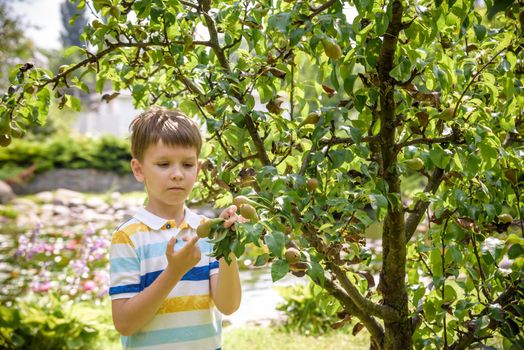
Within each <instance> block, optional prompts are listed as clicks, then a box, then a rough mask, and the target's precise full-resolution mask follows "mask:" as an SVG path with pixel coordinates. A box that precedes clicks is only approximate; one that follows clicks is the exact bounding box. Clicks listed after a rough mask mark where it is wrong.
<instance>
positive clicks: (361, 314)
mask: <svg viewBox="0 0 524 350" xmlns="http://www.w3.org/2000/svg"><path fill="white" fill-rule="evenodd" d="M330 277H331V276H325V278H324V285H323V286H321V287H323V288H325V289H326V290H328V291H329V293H330V294H331V295H333V296H334V297H335V298H337V299H338V300H339V301H340V302H341V303H342V305H344V308H345V309H346V310H347V311H348V312H349V313H350V314H351V315H353V316H355V317H357V318H358V319H359V320H360V322H362V324H363V325H364V326H365V327H366V329H367V330H368V331H369V333H370V334H371V339H372V340H373V341H374V342H375V343H377V345H378V348H379V349H381V348H382V344H383V342H384V329H383V328H382V326H381V325H380V324H379V323H378V322H377V320H376V319H375V318H374V317H372V316H370V315H369V314H367V313H366V312H365V311H362V310H361V309H359V308H358V306H357V305H356V304H355V303H354V302H353V300H351V298H350V297H349V296H348V295H347V294H346V292H345V291H344V290H343V289H342V288H341V287H340V286H339V285H337V284H336V283H335V282H334V281H332V280H331V278H330Z"/></svg>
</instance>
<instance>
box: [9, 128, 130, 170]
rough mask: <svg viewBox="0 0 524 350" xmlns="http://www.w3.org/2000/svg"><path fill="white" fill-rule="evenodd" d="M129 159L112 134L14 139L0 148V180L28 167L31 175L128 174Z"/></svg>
mask: <svg viewBox="0 0 524 350" xmlns="http://www.w3.org/2000/svg"><path fill="white" fill-rule="evenodd" d="M130 160H131V156H130V153H129V145H128V142H127V141H126V140H124V139H120V138H117V137H115V136H112V135H105V136H102V137H100V138H89V137H85V136H80V135H69V136H65V137H64V136H61V137H59V136H55V137H53V138H51V139H49V140H47V141H45V142H42V141H37V140H28V139H27V140H26V139H24V140H21V139H16V140H14V141H13V142H12V143H11V145H10V146H9V147H2V148H0V163H1V164H2V165H1V166H0V179H8V178H13V177H15V178H16V177H17V176H19V175H20V174H22V173H23V172H24V170H25V169H27V168H30V167H34V169H33V171H34V172H35V173H38V172H43V171H46V170H50V169H60V168H67V169H86V168H92V169H99V170H106V171H114V172H117V173H119V174H129V173H130V171H131V169H130V166H129V161H130Z"/></svg>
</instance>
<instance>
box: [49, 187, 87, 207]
mask: <svg viewBox="0 0 524 350" xmlns="http://www.w3.org/2000/svg"><path fill="white" fill-rule="evenodd" d="M53 203H54V204H60V205H67V206H76V205H83V204H84V195H83V194H82V193H80V192H76V191H72V190H68V189H66V188H59V189H58V190H56V192H55V195H54V200H53Z"/></svg>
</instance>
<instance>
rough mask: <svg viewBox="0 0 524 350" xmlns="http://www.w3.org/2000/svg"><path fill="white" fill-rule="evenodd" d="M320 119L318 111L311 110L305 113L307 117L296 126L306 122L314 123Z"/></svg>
mask: <svg viewBox="0 0 524 350" xmlns="http://www.w3.org/2000/svg"><path fill="white" fill-rule="evenodd" d="M319 120H320V113H319V112H311V113H309V114H308V115H307V117H306V118H305V119H304V120H303V121H302V122H301V123H300V124H299V125H298V127H301V126H303V125H306V124H313V125H314V124H316V123H318V121H319Z"/></svg>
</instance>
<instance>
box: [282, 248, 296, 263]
mask: <svg viewBox="0 0 524 350" xmlns="http://www.w3.org/2000/svg"><path fill="white" fill-rule="evenodd" d="M284 257H285V258H286V261H287V262H288V264H290V265H293V264H296V263H298V262H299V261H300V251H299V250H298V249H296V248H288V249H287V250H286V252H285V254H284Z"/></svg>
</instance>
